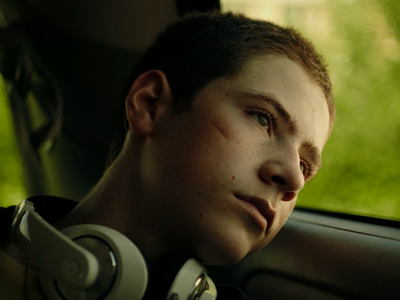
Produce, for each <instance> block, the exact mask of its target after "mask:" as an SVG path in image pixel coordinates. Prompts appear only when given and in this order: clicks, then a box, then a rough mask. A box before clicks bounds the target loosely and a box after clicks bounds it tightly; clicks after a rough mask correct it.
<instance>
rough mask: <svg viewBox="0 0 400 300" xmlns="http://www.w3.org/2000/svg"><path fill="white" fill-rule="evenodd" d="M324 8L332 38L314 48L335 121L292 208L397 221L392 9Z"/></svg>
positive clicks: (398, 64) (399, 30) (380, 5)
mask: <svg viewBox="0 0 400 300" xmlns="http://www.w3.org/2000/svg"><path fill="white" fill-rule="evenodd" d="M328 3H329V12H330V19H331V24H332V32H331V33H330V34H329V35H327V36H326V39H325V40H321V41H319V45H320V46H321V47H320V48H321V49H322V52H323V53H324V55H325V56H326V58H327V62H328V65H329V69H330V71H331V74H332V81H333V85H334V95H335V101H336V105H337V119H336V124H335V128H334V131H333V133H332V136H331V138H330V140H329V141H328V143H327V145H326V147H325V150H324V154H323V160H324V165H323V168H322V169H321V171H320V174H318V176H317V177H316V178H315V179H314V180H312V181H311V182H310V184H309V185H308V187H307V188H305V189H304V191H303V192H302V193H301V195H300V198H299V201H298V205H300V206H305V207H314V208H320V209H324V210H335V211H342V212H350V213H357V214H365V215H372V216H385V217H387V218H393V219H400V197H399V195H400V101H399V100H400V85H399V82H400V43H399V41H400V5H399V2H398V1H397V0H396V1H394V0H392V1H389V0H381V1H378V0H359V1H335V2H328Z"/></svg>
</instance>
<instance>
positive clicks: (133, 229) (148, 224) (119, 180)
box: [54, 153, 174, 263]
mask: <svg viewBox="0 0 400 300" xmlns="http://www.w3.org/2000/svg"><path fill="white" fill-rule="evenodd" d="M130 157H135V155H123V153H122V154H121V155H120V157H118V158H117V160H116V161H115V162H114V163H113V165H112V166H111V167H110V168H109V169H108V170H107V171H106V172H105V173H104V175H103V177H102V178H101V180H100V181H99V183H98V184H97V185H96V186H95V187H94V189H93V190H92V191H91V192H90V193H89V194H88V195H87V197H86V198H85V199H83V200H82V201H81V202H80V203H79V204H78V205H77V207H76V208H75V209H73V210H72V211H71V212H70V213H68V214H67V215H66V216H65V217H64V218H62V219H60V220H59V221H58V222H56V223H55V224H54V226H55V227H56V228H57V229H59V230H62V229H64V228H66V227H70V226H73V225H79V224H97V225H102V226H106V227H109V228H112V229H114V230H117V231H119V232H120V233H122V234H124V235H125V236H127V237H128V238H129V239H130V240H132V242H134V243H135V244H136V245H137V246H138V247H139V248H140V249H141V251H142V252H143V254H144V255H145V257H146V259H147V260H148V261H149V262H150V263H151V262H153V261H157V260H159V259H161V258H162V257H164V256H165V255H168V253H171V252H174V249H172V247H171V245H173V244H174V243H172V242H171V241H170V240H168V239H167V237H166V236H165V235H164V234H163V231H162V229H163V228H162V219H161V218H160V213H158V212H156V209H155V207H154V205H151V201H147V200H148V199H146V197H144V196H143V194H142V191H141V189H140V181H139V179H138V176H137V175H136V172H135V168H134V167H131V166H135V164H134V162H131V161H129V160H130Z"/></svg>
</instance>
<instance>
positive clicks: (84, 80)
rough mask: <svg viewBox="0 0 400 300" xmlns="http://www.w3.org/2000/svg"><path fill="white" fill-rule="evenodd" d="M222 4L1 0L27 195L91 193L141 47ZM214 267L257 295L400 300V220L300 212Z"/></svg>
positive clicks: (1, 38) (4, 59)
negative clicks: (269, 237)
mask: <svg viewBox="0 0 400 300" xmlns="http://www.w3.org/2000/svg"><path fill="white" fill-rule="evenodd" d="M265 1H268V0H265ZM233 2H234V1H233ZM272 2H276V1H272ZM214 9H216V10H219V9H221V3H220V1H219V0H186V1H185V0H148V1H137V0H125V1H96V2H95V1H79V0H68V1H67V0H62V1H61V0H60V1H56V2H55V1H51V0H18V1H17V0H0V72H1V75H2V76H3V79H4V81H5V83H6V84H7V88H8V101H9V105H10V108H11V111H12V119H13V125H14V129H15V132H16V138H17V143H18V147H19V151H20V154H21V160H22V164H23V169H24V183H25V189H26V191H27V195H29V196H32V195H54V196H59V197H65V198H69V199H74V200H76V201H79V199H82V198H83V197H84V196H85V194H86V193H87V192H88V191H89V190H90V187H91V186H93V185H94V184H95V183H96V182H97V181H98V179H99V178H100V177H101V175H102V173H103V171H104V169H105V166H106V164H107V160H108V152H109V148H110V144H111V142H112V140H113V132H114V126H113V124H114V120H115V119H116V118H118V117H120V114H121V107H122V106H123V105H124V97H125V94H126V92H127V89H126V87H127V84H129V83H128V82H127V80H128V79H129V77H130V72H131V70H132V69H133V66H134V65H135V62H136V61H137V59H138V57H139V56H140V54H141V53H142V52H143V51H144V49H145V48H146V47H147V46H148V45H149V44H151V42H152V39H153V38H154V36H155V35H156V34H157V33H158V32H159V31H161V30H162V29H163V28H164V27H165V26H166V25H167V24H169V23H171V22H173V21H175V20H178V18H179V17H181V16H182V15H184V14H185V13H188V12H192V11H208V10H214ZM208 272H209V276H210V277H211V278H212V279H213V281H214V282H215V283H216V284H217V285H225V284H228V285H229V284H234V285H237V286H239V287H240V288H241V289H242V290H243V291H244V293H245V294H246V295H247V296H248V297H249V298H250V299H255V300H257V299H260V300H261V299H400V283H399V279H400V222H398V221H395V220H387V219H381V218H374V217H368V216H357V215H351V214H346V213H341V212H328V211H323V210H316V209H310V208H304V207H303V208H302V207H298V208H296V209H295V211H294V212H293V213H292V215H291V217H290V218H289V220H288V221H287V223H286V224H285V226H284V227H283V229H282V230H281V232H280V233H279V234H278V235H277V236H276V237H275V239H274V240H273V241H272V242H271V243H270V244H269V245H268V246H267V247H265V248H264V249H263V250H261V251H259V252H257V253H255V254H253V255H251V256H249V257H247V258H245V259H244V260H242V261H241V262H240V263H238V264H236V265H233V266H229V267H216V266H209V267H208Z"/></svg>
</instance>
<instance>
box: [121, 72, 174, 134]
mask: <svg viewBox="0 0 400 300" xmlns="http://www.w3.org/2000/svg"><path fill="white" fill-rule="evenodd" d="M171 99H172V94H171V90H170V87H169V83H168V80H167V77H166V76H165V74H164V73H163V72H162V71H160V70H150V71H147V72H145V73H143V74H141V75H140V76H139V77H138V78H136V80H135V81H134V82H133V84H132V86H131V89H130V90H129V93H128V97H127V98H126V103H125V105H126V107H125V108H126V116H127V119H128V122H129V127H130V129H131V131H132V132H133V133H134V134H135V135H136V136H139V137H145V136H148V135H149V134H151V132H152V131H153V128H154V126H155V124H156V122H157V120H158V118H159V116H160V115H161V114H162V112H163V111H164V110H165V109H166V107H167V105H166V104H169V102H170V101H171Z"/></svg>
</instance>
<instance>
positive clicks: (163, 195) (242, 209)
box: [128, 56, 329, 264]
mask: <svg viewBox="0 0 400 300" xmlns="http://www.w3.org/2000/svg"><path fill="white" fill-rule="evenodd" d="M269 99H273V100H269ZM170 100H171V99H170ZM170 100H168V101H170ZM128 101H129V100H128ZM168 101H166V103H165V104H161V107H164V109H163V108H161V109H160V110H159V112H158V113H159V115H157V116H156V117H155V118H156V122H155V125H154V127H152V129H151V131H149V132H145V133H143V132H140V128H139V132H136V137H135V138H139V139H143V140H144V142H143V144H142V150H141V162H142V163H141V164H139V166H140V167H139V170H138V171H139V172H140V173H141V174H140V187H139V189H138V194H139V195H140V196H141V198H142V199H141V203H143V204H142V209H143V211H142V212H143V214H142V216H146V218H147V217H150V219H151V220H152V221H151V226H153V227H154V229H156V230H158V232H159V233H158V234H157V236H158V238H163V239H165V241H164V243H163V244H167V243H170V244H172V245H174V246H176V247H177V248H181V249H188V250H189V251H190V252H191V253H194V254H195V255H196V256H197V257H199V258H200V259H201V260H202V261H205V262H211V263H222V264H225V263H233V262H236V261H238V260H240V259H241V258H243V257H244V256H246V255H247V254H249V253H252V252H254V251H256V250H258V249H260V248H262V247H263V246H264V245H266V244H267V243H268V242H269V241H270V240H271V239H272V238H273V237H274V236H275V235H276V233H277V232H278V231H279V230H280V228H281V227H282V226H283V224H284V223H285V221H286V220H287V218H288V216H289V214H290V213H291V211H292V210H293V207H294V205H295V202H296V199H297V195H298V193H299V191H300V190H301V189H302V188H303V186H304V184H305V182H306V181H307V180H309V179H310V178H311V177H312V176H314V175H315V173H316V172H317V170H318V168H319V164H320V161H319V160H320V154H319V153H320V151H321V150H322V148H323V146H324V143H325V141H326V139H327V136H328V132H329V113H328V107H327V104H326V101H325V98H324V94H323V92H322V90H321V89H320V88H319V87H318V86H317V85H316V84H315V83H314V82H313V81H312V80H311V79H310V78H309V76H308V75H307V74H306V73H305V71H304V70H303V69H302V67H300V66H299V65H297V64H296V63H294V62H292V61H290V60H288V59H286V58H281V57H275V56H264V57H258V58H254V59H252V60H250V61H249V62H248V63H247V64H246V66H245V67H244V69H243V70H241V71H240V72H239V73H238V74H237V75H236V76H234V77H233V78H229V79H227V78H220V79H217V80H215V81H213V82H211V83H210V84H208V85H207V86H206V88H205V89H203V90H202V91H201V92H200V94H199V95H198V96H197V97H196V98H195V100H194V102H193V106H192V108H191V110H190V111H189V112H188V113H183V114H177V113H174V112H173V111H172V110H170V109H168V108H167V107H168V105H169V103H168ZM278 103H279V104H278ZM129 109H130V107H129V103H128V117H129V118H130V120H131V127H132V131H133V133H134V134H135V131H137V129H135V126H137V125H136V124H135V120H133V121H132V119H133V113H132V115H130V114H129ZM307 169H308V173H307V174H304V173H305V172H306V171H307ZM302 170H303V171H304V173H302ZM132 184H135V183H134V182H133V183H132ZM246 197H257V198H254V199H252V198H249V199H246ZM239 198H244V199H242V200H241V199H239ZM243 200H248V201H250V202H253V204H255V205H256V206H257V208H256V207H255V206H254V205H251V204H249V203H247V202H245V201H243ZM259 210H262V211H263V212H262V214H261V213H260V211H259ZM263 214H264V216H263ZM147 220H149V219H147ZM143 222H146V220H143Z"/></svg>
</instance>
